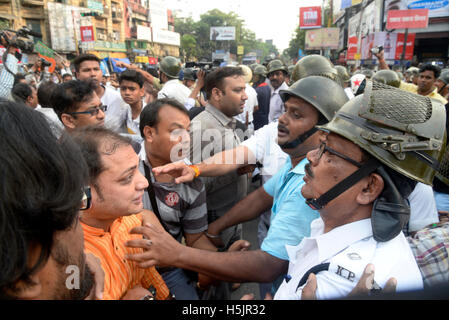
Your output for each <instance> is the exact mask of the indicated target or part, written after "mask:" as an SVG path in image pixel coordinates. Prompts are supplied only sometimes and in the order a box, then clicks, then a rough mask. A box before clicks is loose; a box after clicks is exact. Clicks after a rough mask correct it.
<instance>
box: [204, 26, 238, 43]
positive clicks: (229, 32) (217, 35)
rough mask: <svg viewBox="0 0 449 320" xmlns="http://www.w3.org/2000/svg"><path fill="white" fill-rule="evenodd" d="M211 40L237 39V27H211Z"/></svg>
mask: <svg viewBox="0 0 449 320" xmlns="http://www.w3.org/2000/svg"><path fill="white" fill-rule="evenodd" d="M210 40H212V41H215V40H219V41H223V40H235V27H210Z"/></svg>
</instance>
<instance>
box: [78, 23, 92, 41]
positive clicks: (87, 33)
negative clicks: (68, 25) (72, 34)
mask: <svg viewBox="0 0 449 320" xmlns="http://www.w3.org/2000/svg"><path fill="white" fill-rule="evenodd" d="M80 33H81V42H92V41H95V39H94V27H93V26H81V27H80Z"/></svg>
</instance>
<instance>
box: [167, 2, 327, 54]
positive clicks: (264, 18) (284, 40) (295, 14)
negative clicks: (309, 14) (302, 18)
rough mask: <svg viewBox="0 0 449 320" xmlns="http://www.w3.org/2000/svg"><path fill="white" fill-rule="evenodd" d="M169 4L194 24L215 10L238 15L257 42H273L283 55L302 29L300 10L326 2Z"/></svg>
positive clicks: (168, 7) (168, 3)
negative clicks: (190, 16)
mask: <svg viewBox="0 0 449 320" xmlns="http://www.w3.org/2000/svg"><path fill="white" fill-rule="evenodd" d="M165 3H166V5H167V9H172V10H174V9H181V10H183V11H184V12H185V13H192V18H193V20H194V21H198V20H199V18H200V15H201V14H203V13H205V12H207V11H209V10H212V9H215V8H216V9H219V10H221V11H223V12H225V13H227V12H230V11H234V12H235V13H237V14H238V15H239V16H240V17H241V18H242V19H243V20H244V21H245V27H246V28H247V29H249V30H252V31H253V32H255V33H256V39H263V40H264V41H265V40H271V39H272V40H273V44H274V45H275V46H276V47H277V48H278V50H279V52H280V53H282V51H283V50H284V49H286V48H288V44H289V42H290V39H291V38H292V37H293V35H294V32H295V29H296V28H297V26H298V25H299V8H300V7H309V6H317V5H318V6H320V5H321V4H322V3H323V0H278V1H273V0H206V1H204V0H166V1H165ZM175 31H176V30H175Z"/></svg>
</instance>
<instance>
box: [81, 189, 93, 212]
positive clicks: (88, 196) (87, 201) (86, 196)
mask: <svg viewBox="0 0 449 320" xmlns="http://www.w3.org/2000/svg"><path fill="white" fill-rule="evenodd" d="M91 203H92V193H91V191H90V187H89V186H87V187H84V188H83V198H82V199H81V208H80V210H87V209H89V208H90V205H91Z"/></svg>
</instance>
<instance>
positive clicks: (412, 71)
mask: <svg viewBox="0 0 449 320" xmlns="http://www.w3.org/2000/svg"><path fill="white" fill-rule="evenodd" d="M405 73H408V74H413V75H418V74H419V68H417V67H410V68H408V69H407V70H406V71H405Z"/></svg>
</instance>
